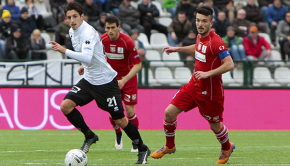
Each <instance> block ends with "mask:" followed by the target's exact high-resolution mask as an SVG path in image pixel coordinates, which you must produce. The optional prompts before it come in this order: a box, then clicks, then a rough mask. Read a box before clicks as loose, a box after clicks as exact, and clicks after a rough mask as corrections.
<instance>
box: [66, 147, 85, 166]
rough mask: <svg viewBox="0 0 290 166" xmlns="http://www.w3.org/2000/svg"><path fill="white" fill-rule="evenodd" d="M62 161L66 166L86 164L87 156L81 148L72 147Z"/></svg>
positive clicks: (83, 165) (82, 165)
mask: <svg viewBox="0 0 290 166" xmlns="http://www.w3.org/2000/svg"><path fill="white" fill-rule="evenodd" d="M64 163H65V165H66V166H86V165H87V163H88V157H87V155H86V154H85V152H83V151H82V150H80V149H73V150H70V151H69V152H67V154H66V156H65V159H64Z"/></svg>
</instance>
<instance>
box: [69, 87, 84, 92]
mask: <svg viewBox="0 0 290 166" xmlns="http://www.w3.org/2000/svg"><path fill="white" fill-rule="evenodd" d="M80 90H81V88H79V87H77V86H73V87H72V88H71V90H70V91H71V92H73V93H78V92H79V91H80Z"/></svg>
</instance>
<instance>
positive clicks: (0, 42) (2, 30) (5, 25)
mask: <svg viewBox="0 0 290 166" xmlns="http://www.w3.org/2000/svg"><path fill="white" fill-rule="evenodd" d="M1 18H2V20H1V21H0V59H5V40H6V39H7V38H8V37H10V36H12V29H13V27H16V25H15V24H14V23H13V22H12V21H11V14H10V12H9V10H3V13H2V16H1Z"/></svg>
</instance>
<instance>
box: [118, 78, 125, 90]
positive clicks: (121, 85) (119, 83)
mask: <svg viewBox="0 0 290 166" xmlns="http://www.w3.org/2000/svg"><path fill="white" fill-rule="evenodd" d="M125 83H126V82H125V81H124V80H118V85H119V88H120V89H122V88H123V87H124V85H125Z"/></svg>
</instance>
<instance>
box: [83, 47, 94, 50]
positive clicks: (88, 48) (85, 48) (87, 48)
mask: <svg viewBox="0 0 290 166" xmlns="http://www.w3.org/2000/svg"><path fill="white" fill-rule="evenodd" d="M84 50H92V49H91V47H84Z"/></svg>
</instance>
